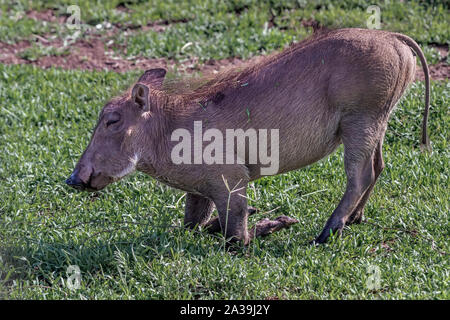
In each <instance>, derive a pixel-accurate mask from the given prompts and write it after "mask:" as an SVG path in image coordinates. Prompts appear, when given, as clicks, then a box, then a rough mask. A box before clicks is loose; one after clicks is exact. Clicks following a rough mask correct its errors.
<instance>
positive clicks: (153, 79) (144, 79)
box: [138, 68, 166, 90]
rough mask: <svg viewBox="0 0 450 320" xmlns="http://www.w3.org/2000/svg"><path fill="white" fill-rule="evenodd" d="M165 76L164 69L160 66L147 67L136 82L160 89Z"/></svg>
mask: <svg viewBox="0 0 450 320" xmlns="http://www.w3.org/2000/svg"><path fill="white" fill-rule="evenodd" d="M165 76H166V70H165V69H162V68H156V69H149V70H147V71H145V72H144V74H143V75H142V76H141V77H140V78H139V80H138V82H141V83H145V84H147V85H149V86H150V87H152V88H154V89H156V90H160V89H161V88H162V84H163V81H164V77H165Z"/></svg>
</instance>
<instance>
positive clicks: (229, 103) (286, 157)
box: [66, 29, 430, 244]
mask: <svg viewBox="0 0 450 320" xmlns="http://www.w3.org/2000/svg"><path fill="white" fill-rule="evenodd" d="M413 52H415V53H416V54H417V55H418V57H419V59H420V61H421V64H422V67H423V69H424V73H425V86H426V92H425V93H426V94H425V112H424V118H423V130H422V141H421V142H422V145H423V146H426V147H428V146H429V141H428V136H427V116H428V108H429V96H430V80H429V73H428V68H427V64H426V60H425V57H424V55H423V53H422V51H421V50H420V48H419V46H418V45H417V43H416V42H414V40H412V39H411V38H409V37H407V36H405V35H402V34H398V33H391V32H385V31H376V30H365V29H340V30H334V31H328V32H320V33H318V34H316V35H314V36H312V37H311V38H309V39H307V40H305V41H303V42H300V43H298V44H295V45H292V46H291V47H289V48H288V49H286V50H284V51H282V52H280V53H276V54H273V55H270V56H268V57H266V58H265V59H263V60H261V61H258V62H254V63H250V64H248V65H247V66H245V67H243V68H242V69H234V70H231V71H228V72H224V73H220V74H219V75H217V76H215V77H211V78H205V81H204V82H202V83H200V85H197V86H196V87H195V88H191V89H190V90H187V89H186V87H185V89H184V90H181V91H177V90H173V88H174V85H172V86H171V85H170V82H168V81H164V79H165V74H166V71H165V70H164V69H151V70H147V71H146V72H145V73H144V74H143V75H142V76H141V77H140V78H139V80H138V82H137V83H136V84H134V86H133V87H132V88H131V89H130V90H129V91H128V92H126V93H124V94H123V95H121V96H119V97H116V98H113V99H112V100H111V101H110V102H108V103H107V104H106V105H105V106H104V107H103V109H102V111H101V112H100V116H99V120H98V123H97V126H96V127H95V130H94V133H93V136H92V138H91V141H90V143H89V145H88V147H87V148H86V150H85V151H84V153H83V154H82V156H81V158H80V160H79V162H78V164H77V165H76V167H75V170H74V172H73V173H72V175H71V176H70V178H69V179H67V181H66V182H67V184H68V185H70V186H72V187H75V188H77V189H81V190H91V191H92V190H100V189H102V188H104V187H105V186H107V185H108V184H110V183H112V182H114V181H117V180H119V179H120V178H122V177H124V176H126V175H127V174H129V173H131V172H133V171H134V170H139V171H142V172H144V173H147V174H148V175H150V176H152V177H154V178H155V179H157V180H159V181H162V182H164V183H166V184H168V185H170V186H172V187H175V188H178V189H181V190H184V191H186V192H187V195H186V206H185V219H184V223H185V225H186V226H188V227H191V228H194V227H196V226H201V227H202V228H205V229H207V230H209V231H211V232H218V231H221V232H222V233H223V234H224V235H225V237H226V238H227V239H228V240H230V241H242V242H243V243H245V244H247V243H249V241H250V240H251V239H252V238H254V237H256V236H263V235H267V234H269V233H272V232H274V231H276V230H279V229H282V228H285V227H288V226H289V225H291V224H293V223H295V222H297V220H295V219H292V218H288V217H286V216H281V217H279V218H277V219H276V220H268V219H264V220H261V221H259V222H258V223H257V224H256V225H255V226H254V227H253V228H250V229H248V227H247V219H248V216H249V214H252V213H254V212H255V210H253V209H249V208H248V207H247V197H246V187H247V184H248V183H249V182H250V181H252V180H255V179H258V178H260V177H261V176H262V174H261V169H263V168H264V165H266V164H267V163H264V164H263V163H262V161H261V159H258V161H256V163H255V161H253V162H249V161H248V159H250V158H252V157H253V160H254V154H251V153H250V152H249V150H250V149H251V147H252V146H251V145H250V146H248V145H247V146H246V148H245V152H244V153H243V152H242V149H241V151H239V152H240V154H238V153H239V152H238V151H237V149H238V148H236V147H234V149H231V150H232V151H231V152H232V153H233V154H232V155H231V156H232V157H233V159H236V157H237V156H239V157H240V158H241V160H242V159H243V158H245V161H236V163H229V162H228V161H227V162H226V163H224V162H221V161H216V162H213V163H199V162H196V161H195V159H194V161H193V162H194V163H174V161H173V159H172V157H171V155H172V151H173V149H174V147H175V146H177V144H178V143H179V141H174V139H173V133H174V131H175V130H180V129H183V130H184V131H183V132H188V133H192V132H193V130H194V129H193V128H194V122H195V121H197V123H199V121H201V125H202V128H203V130H207V129H214V130H216V131H215V132H217V131H218V132H219V133H223V135H225V132H226V130H227V129H236V130H238V129H241V132H248V130H250V129H255V132H256V131H257V130H258V132H260V131H259V130H267V129H277V130H278V133H279V140H278V141H275V146H274V145H273V144H271V145H270V146H269V148H268V150H266V151H267V152H275V151H278V152H279V159H277V160H278V163H277V169H278V170H277V173H284V172H288V171H291V170H295V169H299V168H302V167H305V166H307V165H310V164H312V163H314V162H316V161H318V160H320V159H322V158H323V157H325V156H327V155H329V154H330V153H332V152H333V151H334V150H335V149H336V148H337V147H338V146H339V145H340V144H341V143H343V144H344V161H345V172H346V174H347V187H346V190H345V193H344V195H343V197H342V200H341V201H340V203H339V205H338V206H337V208H336V209H335V210H334V212H333V213H332V215H331V217H330V218H329V219H328V221H327V222H326V224H325V227H324V228H323V231H322V232H321V233H320V235H319V236H318V237H317V238H316V239H315V240H314V242H315V243H323V242H325V241H326V240H327V238H328V237H329V235H330V233H331V232H332V233H334V234H339V235H340V234H341V232H342V229H343V228H344V226H345V225H346V224H352V223H360V222H361V219H362V216H363V210H364V206H365V204H366V202H367V200H368V198H369V195H370V193H371V191H372V189H373V186H374V184H375V182H376V180H377V178H378V176H379V175H380V173H381V171H382V170H383V168H384V162H383V157H382V145H383V139H384V135H385V131H386V127H387V123H388V119H389V116H390V114H391V112H392V110H393V108H394V106H395V105H396V103H397V102H398V101H399V99H400V97H401V96H402V94H403V93H404V92H405V90H406V88H407V86H408V85H409V83H410V82H411V81H412V80H413V78H414V74H415V67H416V58H415V55H414V53H413ZM163 82H164V83H163ZM168 83H169V84H168ZM269 131H270V130H269ZM244 138H245V137H244ZM247 138H248V137H247ZM216 139H217V136H216ZM197 140H198V139H197ZM203 140H208V139H205V138H203ZM203 140H202V142H201V147H204V146H206V145H207V142H205V141H203ZM211 140H212V138H211V137H209V141H211ZM277 142H278V143H277ZM196 143H197V147H196V146H195V144H196ZM211 143H212V142H211ZM217 146H219V147H217ZM216 147H217V149H216V150H215V152H219V151H220V152H222V150H219V149H220V148H222V145H221V144H218V145H216ZM195 148H197V149H198V141H195V139H194V142H193V149H195ZM188 149H190V148H188ZM185 151H186V150H184V151H183V152H185ZM226 152H228V154H227V156H229V155H230V151H229V150H225V151H224V153H226ZM183 156H186V155H183ZM188 158H189V159H190V155H188ZM194 158H195V155H194ZM188 162H190V161H188ZM231 189H233V190H231ZM214 205H215V207H216V208H217V211H218V217H216V218H213V219H210V218H211V214H212V210H213V206H214Z"/></svg>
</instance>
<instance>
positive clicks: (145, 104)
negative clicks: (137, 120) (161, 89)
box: [131, 83, 150, 111]
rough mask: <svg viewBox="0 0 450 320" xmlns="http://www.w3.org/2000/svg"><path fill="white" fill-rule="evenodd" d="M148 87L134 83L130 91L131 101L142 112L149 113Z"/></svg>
mask: <svg viewBox="0 0 450 320" xmlns="http://www.w3.org/2000/svg"><path fill="white" fill-rule="evenodd" d="M149 92H150V90H149V89H148V87H147V86H146V85H144V84H142V83H136V84H135V85H134V87H133V91H131V99H132V100H133V101H134V102H136V103H137V104H138V105H139V106H140V107H141V108H142V110H143V111H150V101H149Z"/></svg>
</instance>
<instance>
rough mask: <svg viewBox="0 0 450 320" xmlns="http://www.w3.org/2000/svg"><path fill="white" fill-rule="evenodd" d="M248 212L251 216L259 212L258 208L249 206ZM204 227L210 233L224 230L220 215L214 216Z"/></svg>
mask: <svg viewBox="0 0 450 320" xmlns="http://www.w3.org/2000/svg"><path fill="white" fill-rule="evenodd" d="M247 212H248V216H251V215H254V214H255V213H257V212H258V210H257V209H256V208H253V207H247ZM204 227H205V229H206V230H207V231H208V232H209V233H216V232H220V231H222V229H221V228H220V220H219V217H218V216H217V217H214V218H212V219H211V220H209V221H208V222H207V223H205V225H204Z"/></svg>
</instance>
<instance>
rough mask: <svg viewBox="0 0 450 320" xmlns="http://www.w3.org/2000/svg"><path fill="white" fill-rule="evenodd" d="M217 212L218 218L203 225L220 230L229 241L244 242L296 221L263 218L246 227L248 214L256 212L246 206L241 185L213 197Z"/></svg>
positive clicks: (286, 218)
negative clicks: (238, 187)
mask: <svg viewBox="0 0 450 320" xmlns="http://www.w3.org/2000/svg"><path fill="white" fill-rule="evenodd" d="M214 203H215V204H216V207H217V210H218V212H219V217H218V219H213V220H211V221H210V222H209V223H207V224H206V225H205V226H206V227H209V228H210V231H211V230H217V231H218V230H221V231H222V233H223V234H224V236H225V237H226V238H227V240H228V241H229V242H236V241H243V243H244V244H246V245H247V244H249V242H250V241H251V240H252V239H253V238H255V237H258V236H265V235H269V234H271V233H273V232H275V231H278V230H281V229H283V228H287V227H289V226H291V225H292V224H294V223H297V222H298V221H297V220H295V219H292V218H289V217H286V216H281V217H278V218H276V219H275V220H269V219H267V218H266V219H263V220H261V221H259V222H257V223H256V225H255V226H254V227H252V228H250V229H248V228H247V219H248V216H249V214H254V213H256V210H254V209H253V208H250V209H249V208H248V207H247V198H246V188H245V187H241V188H240V189H237V190H236V191H234V192H232V193H225V194H221V196H220V197H216V198H215V199H214Z"/></svg>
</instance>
